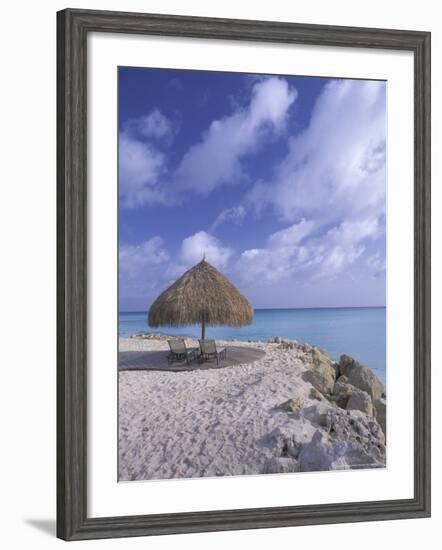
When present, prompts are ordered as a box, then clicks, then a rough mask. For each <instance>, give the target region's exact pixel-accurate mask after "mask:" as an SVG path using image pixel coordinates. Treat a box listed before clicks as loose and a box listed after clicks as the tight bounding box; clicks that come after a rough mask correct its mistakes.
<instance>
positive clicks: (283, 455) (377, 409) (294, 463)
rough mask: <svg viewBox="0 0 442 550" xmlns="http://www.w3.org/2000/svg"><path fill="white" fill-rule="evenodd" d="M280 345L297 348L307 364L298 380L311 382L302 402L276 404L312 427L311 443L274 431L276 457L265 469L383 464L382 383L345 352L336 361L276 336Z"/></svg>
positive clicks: (309, 468)
mask: <svg viewBox="0 0 442 550" xmlns="http://www.w3.org/2000/svg"><path fill="white" fill-rule="evenodd" d="M274 342H275V343H279V345H280V346H282V347H283V348H284V349H293V348H296V347H299V348H300V349H301V350H302V351H303V352H304V354H305V355H304V363H305V365H306V367H307V369H306V371H305V372H304V374H303V379H304V380H305V381H307V382H309V383H310V384H311V386H312V388H311V390H310V393H309V397H310V398H311V399H314V400H315V401H317V403H315V404H313V405H310V404H309V405H308V406H305V402H304V401H303V400H300V399H299V398H295V399H293V398H292V399H289V400H287V401H285V402H284V403H282V404H281V405H280V408H281V409H282V410H285V411H287V412H290V413H294V414H295V415H297V416H298V417H299V418H300V419H306V420H308V421H310V422H311V423H312V424H315V425H317V430H316V431H315V432H314V434H313V436H312V438H311V440H310V442H308V443H307V444H306V443H305V442H299V441H297V437H296V433H293V434H290V431H289V432H287V430H283V431H282V432H281V431H278V432H277V433H276V434H274V436H275V447H277V448H278V449H280V456H277V457H275V458H274V459H273V460H271V461H269V463H268V465H267V469H266V472H267V473H275V472H281V473H282V472H296V471H298V472H302V471H304V472H305V471H323V470H336V469H347V468H350V469H357V468H367V467H370V468H376V467H384V466H385V464H386V392H385V388H384V386H383V384H382V382H381V381H380V380H379V379H378V378H377V376H376V375H375V374H374V373H373V372H372V371H371V370H370V369H369V368H368V367H365V366H364V365H362V364H360V363H359V362H358V361H356V360H355V359H353V358H352V357H350V356H348V355H342V356H341V357H340V359H339V361H338V362H333V361H332V359H331V358H330V357H329V356H328V355H327V354H326V353H325V352H324V351H322V350H321V349H319V348H317V347H314V346H309V345H306V344H298V343H297V342H293V341H285V340H283V339H279V338H276V339H275V340H274Z"/></svg>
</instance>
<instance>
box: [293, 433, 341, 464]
mask: <svg viewBox="0 0 442 550" xmlns="http://www.w3.org/2000/svg"><path fill="white" fill-rule="evenodd" d="M335 460H336V456H335V454H334V452H333V446H332V445H331V443H330V441H329V440H328V438H327V436H325V435H324V433H323V432H322V431H321V430H317V431H316V432H315V434H314V436H313V437H312V440H311V441H310V443H308V444H307V445H304V446H303V448H302V449H301V452H300V453H299V457H298V467H299V471H300V472H322V471H324V470H331V469H332V465H333V463H334V461H335Z"/></svg>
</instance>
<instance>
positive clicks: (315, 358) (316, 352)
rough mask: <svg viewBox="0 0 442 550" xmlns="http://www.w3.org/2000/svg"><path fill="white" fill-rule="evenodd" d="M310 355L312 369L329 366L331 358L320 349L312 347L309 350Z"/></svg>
mask: <svg viewBox="0 0 442 550" xmlns="http://www.w3.org/2000/svg"><path fill="white" fill-rule="evenodd" d="M311 354H312V363H313V366H314V367H320V366H322V365H327V366H331V364H332V360H331V358H330V357H329V356H328V355H327V354H326V353H325V351H323V350H322V349H320V348H317V347H313V348H312V350H311Z"/></svg>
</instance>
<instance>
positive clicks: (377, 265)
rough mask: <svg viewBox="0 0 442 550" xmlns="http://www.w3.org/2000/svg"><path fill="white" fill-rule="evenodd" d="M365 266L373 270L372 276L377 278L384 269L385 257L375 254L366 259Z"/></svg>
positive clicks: (378, 253)
mask: <svg viewBox="0 0 442 550" xmlns="http://www.w3.org/2000/svg"><path fill="white" fill-rule="evenodd" d="M366 263H367V265H368V267H369V268H370V269H372V270H373V272H374V275H375V276H378V275H380V274H381V273H382V272H383V271H385V269H386V261H385V256H384V255H383V254H381V253H380V252H376V253H375V254H372V255H371V256H369V257H368V258H367V262H366Z"/></svg>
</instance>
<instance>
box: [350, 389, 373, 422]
mask: <svg viewBox="0 0 442 550" xmlns="http://www.w3.org/2000/svg"><path fill="white" fill-rule="evenodd" d="M346 408H347V410H348V411H351V410H357V411H362V412H363V413H365V414H367V415H368V416H373V415H374V411H373V403H372V400H371V397H370V396H369V395H368V393H367V392H365V391H362V390H359V389H358V388H355V389H354V391H353V392H352V394H351V395H350V398H349V400H348V402H347V407H346Z"/></svg>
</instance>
